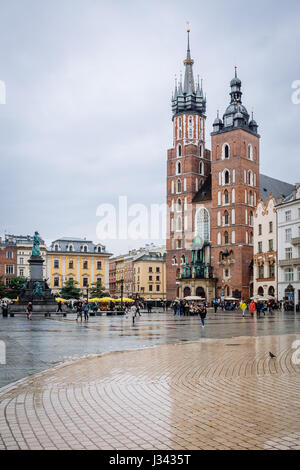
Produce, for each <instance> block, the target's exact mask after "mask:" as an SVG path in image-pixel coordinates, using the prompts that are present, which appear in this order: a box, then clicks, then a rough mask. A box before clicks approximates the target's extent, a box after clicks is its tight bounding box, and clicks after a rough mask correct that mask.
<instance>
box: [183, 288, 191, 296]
mask: <svg viewBox="0 0 300 470" xmlns="http://www.w3.org/2000/svg"><path fill="white" fill-rule="evenodd" d="M190 295H191V289H190V287H185V288H184V290H183V297H189V296H190Z"/></svg>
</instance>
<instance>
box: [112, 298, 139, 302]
mask: <svg viewBox="0 0 300 470" xmlns="http://www.w3.org/2000/svg"><path fill="white" fill-rule="evenodd" d="M116 302H122V299H117V300H116ZM123 302H125V303H126V302H127V303H134V302H135V300H133V299H129V298H128V297H123Z"/></svg>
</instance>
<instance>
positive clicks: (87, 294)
mask: <svg viewBox="0 0 300 470" xmlns="http://www.w3.org/2000/svg"><path fill="white" fill-rule="evenodd" d="M86 299H87V301H89V285H88V284H87V286H86Z"/></svg>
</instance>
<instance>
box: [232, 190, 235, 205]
mask: <svg viewBox="0 0 300 470" xmlns="http://www.w3.org/2000/svg"><path fill="white" fill-rule="evenodd" d="M231 197H232V204H234V203H235V189H233V190H232V196H231Z"/></svg>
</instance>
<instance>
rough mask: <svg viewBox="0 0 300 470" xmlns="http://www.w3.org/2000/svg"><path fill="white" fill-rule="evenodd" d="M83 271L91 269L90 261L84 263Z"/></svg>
mask: <svg viewBox="0 0 300 470" xmlns="http://www.w3.org/2000/svg"><path fill="white" fill-rule="evenodd" d="M83 269H89V263H88V261H84V262H83Z"/></svg>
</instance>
